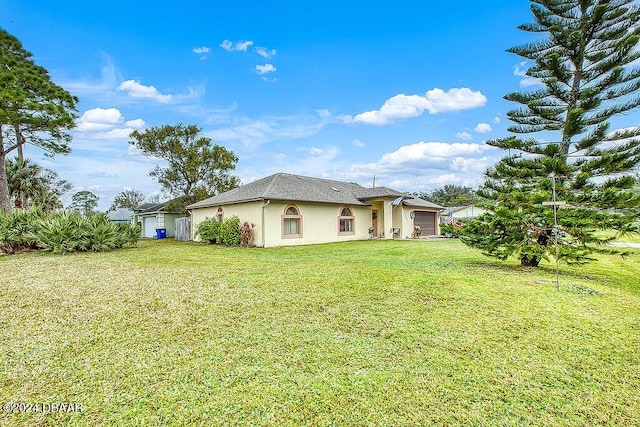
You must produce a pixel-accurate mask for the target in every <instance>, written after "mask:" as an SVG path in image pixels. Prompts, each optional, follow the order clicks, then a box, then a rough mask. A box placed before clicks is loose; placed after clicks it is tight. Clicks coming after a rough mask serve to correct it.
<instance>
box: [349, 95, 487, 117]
mask: <svg viewBox="0 0 640 427" xmlns="http://www.w3.org/2000/svg"><path fill="white" fill-rule="evenodd" d="M486 103H487V97H486V96H484V95H483V94H482V93H481V92H479V91H472V90H471V89H469V88H452V89H450V90H449V91H447V92H445V91H443V90H442V89H438V88H435V89H432V90H430V91H427V93H426V94H425V96H421V95H405V94H398V95H395V96H393V97H391V98H389V99H387V100H386V101H385V102H384V104H383V105H382V107H380V109H379V110H371V111H365V112H364V113H360V114H357V115H356V116H354V117H351V116H340V117H339V119H341V120H342V121H343V122H344V123H353V122H358V123H366V124H373V125H386V124H389V123H393V122H395V121H396V120H400V119H407V118H411V117H418V116H421V115H422V114H423V113H424V112H425V111H428V112H429V114H439V113H447V112H454V111H460V110H466V109H471V108H478V107H482V106H484V105H485V104H486Z"/></svg>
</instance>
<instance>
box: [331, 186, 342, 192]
mask: <svg viewBox="0 0 640 427" xmlns="http://www.w3.org/2000/svg"><path fill="white" fill-rule="evenodd" d="M329 189H330V190H333V191H337V192H338V193H339V192H340V190H338V189H337V188H336V187H329Z"/></svg>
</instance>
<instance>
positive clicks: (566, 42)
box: [463, 0, 640, 266]
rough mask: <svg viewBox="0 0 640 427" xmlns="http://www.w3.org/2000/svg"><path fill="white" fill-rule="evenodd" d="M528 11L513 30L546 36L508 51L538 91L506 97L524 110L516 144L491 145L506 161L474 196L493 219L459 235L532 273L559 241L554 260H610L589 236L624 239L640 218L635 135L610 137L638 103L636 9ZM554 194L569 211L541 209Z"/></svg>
mask: <svg viewBox="0 0 640 427" xmlns="http://www.w3.org/2000/svg"><path fill="white" fill-rule="evenodd" d="M531 3H532V4H531V11H532V13H533V16H534V18H535V22H534V23H530V24H525V25H522V26H520V27H519V28H520V29H521V30H523V31H527V32H530V33H534V34H546V36H547V37H546V38H544V39H542V40H539V41H535V42H532V43H528V44H526V45H524V46H520V47H516V48H512V49H510V52H512V53H515V54H517V55H519V56H521V57H523V58H526V59H527V60H530V61H533V65H532V66H531V67H530V68H529V69H528V70H527V72H526V74H527V75H528V76H530V77H532V78H534V79H537V80H538V81H539V82H540V88H539V89H536V90H534V91H532V92H516V93H510V94H508V95H506V96H505V98H506V99H507V100H509V101H512V102H514V103H517V104H520V107H519V108H517V109H515V110H513V111H510V112H509V113H508V118H509V120H511V121H512V122H513V123H514V124H513V125H512V126H510V127H509V129H508V130H509V131H510V132H512V133H513V134H514V135H512V136H509V137H506V138H501V139H496V140H492V141H488V144H489V145H492V146H494V147H497V148H500V149H502V150H505V152H506V154H507V155H506V157H504V158H503V159H502V160H501V161H500V162H498V163H497V164H496V165H495V166H494V167H492V168H490V169H489V170H488V171H487V172H486V182H485V184H484V187H483V189H482V190H481V192H480V194H481V195H482V196H484V197H485V198H487V199H490V200H491V201H492V202H493V203H489V204H487V206H486V207H487V208H489V209H491V212H489V213H488V214H486V215H484V216H483V217H481V218H479V219H478V220H476V221H474V222H471V223H468V224H467V225H466V226H465V233H464V234H465V236H463V241H464V242H465V243H467V244H468V245H470V246H472V247H475V248H479V249H481V250H482V251H483V252H484V253H485V254H487V255H490V256H494V257H497V258H500V259H505V258H507V257H509V256H511V255H517V256H519V258H520V262H521V264H522V265H526V266H537V265H538V264H539V262H540V261H541V260H542V259H548V258H549V254H554V255H555V252H556V245H555V241H556V239H558V246H557V249H558V255H559V258H560V259H562V260H565V261H567V262H585V261H588V260H589V259H591V257H590V255H591V254H593V253H596V252H612V251H611V249H610V248H608V247H607V246H606V243H607V242H608V239H606V238H601V237H598V235H597V234H594V231H595V230H597V229H604V228H608V229H615V230H617V231H618V232H620V233H625V232H629V231H631V230H632V229H633V227H634V224H633V222H634V220H635V219H637V217H638V207H639V206H640V197H638V195H637V194H634V193H633V191H632V189H633V186H634V183H635V182H636V179H635V178H634V176H633V174H632V169H633V168H634V167H636V166H637V165H638V163H639V162H640V127H633V128H626V129H617V130H616V129H612V128H611V120H612V119H614V118H615V116H616V115H619V114H621V113H624V112H627V111H630V110H632V109H635V108H636V107H638V105H639V104H640V97H638V94H637V92H638V89H640V69H639V68H638V66H637V62H635V61H637V60H638V59H639V58H640V49H639V46H638V42H639V40H640V35H639V30H638V28H640V27H639V22H638V21H639V17H640V10H639V6H638V3H637V2H635V1H632V0H616V1H608V2H607V1H598V0H532V2H531ZM521 135H529V136H527V137H524V136H521ZM554 187H555V190H556V191H555V192H554ZM554 194H555V199H556V200H559V201H564V202H566V203H567V206H566V207H560V208H557V207H555V206H545V205H543V204H542V203H543V202H550V201H552V200H554ZM554 211H557V212H554ZM554 213H556V214H557V223H558V224H559V229H557V230H556V229H555V223H556V219H555V218H554Z"/></svg>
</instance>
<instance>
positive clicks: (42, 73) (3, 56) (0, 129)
mask: <svg viewBox="0 0 640 427" xmlns="http://www.w3.org/2000/svg"><path fill="white" fill-rule="evenodd" d="M77 103H78V99H77V98H76V97H74V96H72V95H71V94H69V92H67V91H66V90H64V89H63V88H61V87H60V86H58V85H56V84H55V83H53V82H52V81H51V78H50V77H49V73H48V72H47V70H45V69H44V68H42V67H40V66H38V65H36V64H35V63H34V62H33V60H32V55H31V53H29V52H28V51H26V50H25V49H24V48H23V47H22V44H21V43H20V41H19V40H18V39H16V38H15V37H14V36H12V35H11V34H9V33H7V32H6V31H5V30H3V29H0V211H5V212H7V211H9V209H10V208H11V206H10V200H9V189H8V183H7V175H6V169H5V159H6V157H7V155H8V154H9V153H11V152H12V151H14V150H17V152H18V153H19V156H18V157H19V158H22V147H23V146H24V144H27V143H28V144H33V145H35V146H37V147H39V148H41V149H43V150H44V151H45V153H46V154H48V155H51V156H53V155H55V154H67V153H69V152H70V151H71V149H70V147H69V141H70V136H69V135H68V134H67V133H66V131H67V130H68V129H71V128H73V127H74V119H75V111H76V104H77Z"/></svg>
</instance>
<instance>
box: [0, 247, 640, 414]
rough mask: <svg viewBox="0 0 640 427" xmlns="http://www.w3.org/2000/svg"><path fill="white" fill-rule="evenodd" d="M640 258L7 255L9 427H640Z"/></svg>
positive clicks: (366, 252)
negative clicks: (71, 407) (47, 407)
mask: <svg viewBox="0 0 640 427" xmlns="http://www.w3.org/2000/svg"><path fill="white" fill-rule="evenodd" d="M638 261H640V257H638V256H637V255H636V256H631V257H628V258H626V259H625V260H622V259H621V258H619V257H602V259H601V261H599V262H597V263H594V264H591V265H589V266H586V267H581V268H577V267H573V268H569V267H566V266H561V275H560V289H559V290H556V288H555V282H554V277H555V276H554V270H553V268H552V266H551V264H545V265H544V266H543V268H540V269H526V268H521V267H520V266H518V265H517V264H516V263H515V262H510V263H498V262H495V261H493V260H491V259H489V258H484V257H483V256H481V255H480V254H479V253H477V252H475V251H472V250H470V249H468V248H466V247H465V246H464V245H463V244H462V243H460V242H458V241H456V240H445V241H427V242H424V241H420V242H418V241H365V242H354V243H343V244H330V245H318V246H307V247H293V248H280V249H235V248H223V247H216V246H205V245H201V244H197V243H177V242H173V241H171V240H166V241H145V242H143V243H142V246H141V247H140V248H138V249H127V250H120V251H115V252H109V253H99V254H73V255H66V256H53V255H44V254H38V253H32V254H22V255H16V256H0V277H1V278H2V279H1V283H0V295H1V298H0V328H1V330H2V335H1V338H0V403H4V402H7V401H13V402H79V403H81V404H82V405H83V407H84V410H83V411H82V412H81V413H71V414H60V413H56V414H8V413H2V412H0V424H3V423H6V424H8V425H34V426H46V425H52V426H53V425H60V424H66V425H86V426H96V425H105V426H107V425H108V426H111V425H123V426H124V425H202V426H214V425H264V426H282V425H284V426H287V425H291V426H301V425H307V426H330V425H338V426H356V425H367V426H369V425H371V426H377V425H381V426H383V425H384V426H391V425H393V426H403V425H407V426H415V425H430V424H435V425H486V426H494V425H580V426H582V425H621V426H629V425H639V424H640V403H639V401H638V396H640V280H639V279H638V278H639V277H640V263H639V262H638Z"/></svg>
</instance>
